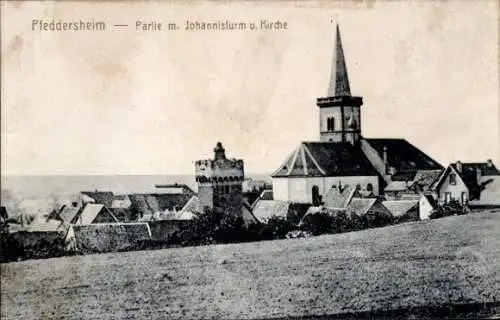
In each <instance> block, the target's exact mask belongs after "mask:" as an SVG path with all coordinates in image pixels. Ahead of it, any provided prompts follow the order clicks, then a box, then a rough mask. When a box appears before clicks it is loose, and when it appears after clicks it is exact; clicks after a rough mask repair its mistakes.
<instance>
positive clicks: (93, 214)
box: [71, 203, 119, 225]
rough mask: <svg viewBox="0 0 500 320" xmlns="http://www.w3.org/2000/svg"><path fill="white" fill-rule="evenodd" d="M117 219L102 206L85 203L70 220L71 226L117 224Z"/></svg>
mask: <svg viewBox="0 0 500 320" xmlns="http://www.w3.org/2000/svg"><path fill="white" fill-rule="evenodd" d="M117 222H119V221H118V219H117V218H116V217H115V216H114V215H113V213H112V212H111V211H110V210H109V209H108V208H106V207H105V206H104V205H102V204H96V203H87V204H85V205H84V206H83V207H82V209H81V210H80V211H79V212H78V214H77V215H75V217H74V218H73V219H72V222H71V223H72V224H76V225H88V224H94V223H117Z"/></svg>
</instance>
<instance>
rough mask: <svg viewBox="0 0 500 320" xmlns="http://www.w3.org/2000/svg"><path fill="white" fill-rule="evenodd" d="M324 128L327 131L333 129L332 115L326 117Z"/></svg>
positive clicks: (333, 120)
mask: <svg viewBox="0 0 500 320" xmlns="http://www.w3.org/2000/svg"><path fill="white" fill-rule="evenodd" d="M326 130H327V131H334V130H335V119H334V118H333V117H329V118H327V119H326Z"/></svg>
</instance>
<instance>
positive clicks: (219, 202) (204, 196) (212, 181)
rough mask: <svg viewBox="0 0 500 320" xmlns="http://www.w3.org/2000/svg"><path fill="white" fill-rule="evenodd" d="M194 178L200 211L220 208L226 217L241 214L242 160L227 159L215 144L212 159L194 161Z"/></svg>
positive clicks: (220, 146)
mask: <svg viewBox="0 0 500 320" xmlns="http://www.w3.org/2000/svg"><path fill="white" fill-rule="evenodd" d="M195 175H196V182H197V183H198V197H199V199H200V207H199V211H200V212H203V211H204V210H205V208H210V209H221V210H223V211H224V212H225V213H228V214H234V215H241V214H242V210H243V195H242V183H243V180H244V170H243V160H241V159H227V158H226V152H225V150H224V148H223V147H222V143H220V142H218V143H217V145H216V147H215V149H214V158H213V159H207V160H198V161H196V163H195Z"/></svg>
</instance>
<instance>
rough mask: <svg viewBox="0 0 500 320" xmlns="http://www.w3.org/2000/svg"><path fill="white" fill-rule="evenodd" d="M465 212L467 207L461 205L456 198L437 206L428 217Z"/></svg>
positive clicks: (434, 217)
mask: <svg viewBox="0 0 500 320" xmlns="http://www.w3.org/2000/svg"><path fill="white" fill-rule="evenodd" d="M467 213H468V208H467V207H466V206H464V205H462V204H461V203H460V202H459V201H458V200H456V199H452V200H451V201H450V202H448V203H445V204H443V205H440V206H438V208H437V209H436V210H434V211H433V212H432V213H431V214H430V216H429V218H430V219H439V218H443V217H448V216H455V215H464V214H467Z"/></svg>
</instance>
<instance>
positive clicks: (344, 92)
mask: <svg viewBox="0 0 500 320" xmlns="http://www.w3.org/2000/svg"><path fill="white" fill-rule="evenodd" d="M350 95H351V88H350V86H349V78H348V77H347V68H346V65H345V58H344V49H343V48H342V39H341V38H340V29H339V24H338V23H337V35H336V38H335V50H334V52H333V59H332V70H331V73H330V83H329V85H328V96H329V97H334V96H350Z"/></svg>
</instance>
